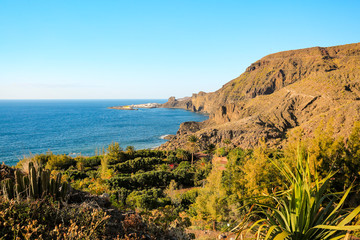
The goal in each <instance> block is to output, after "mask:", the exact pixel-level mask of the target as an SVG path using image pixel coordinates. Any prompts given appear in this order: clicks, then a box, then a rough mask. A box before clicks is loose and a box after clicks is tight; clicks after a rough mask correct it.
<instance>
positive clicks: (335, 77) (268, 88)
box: [161, 43, 360, 149]
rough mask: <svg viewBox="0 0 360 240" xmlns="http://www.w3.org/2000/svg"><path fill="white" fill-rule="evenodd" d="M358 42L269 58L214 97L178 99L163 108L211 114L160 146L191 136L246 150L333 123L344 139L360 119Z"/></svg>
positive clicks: (175, 144)
mask: <svg viewBox="0 0 360 240" xmlns="http://www.w3.org/2000/svg"><path fill="white" fill-rule="evenodd" d="M359 100H360V43H355V44H348V45H342V46H335V47H327V48H323V47H314V48H307V49H300V50H293V51H285V52H279V53H275V54H271V55H268V56H266V57H264V58H262V59H260V60H259V61H257V62H255V63H253V64H251V65H250V66H249V67H248V68H247V69H246V71H245V72H244V73H243V74H241V75H240V76H239V77H238V78H235V79H234V80H232V81H230V82H228V83H227V84H225V85H224V86H223V87H222V88H221V89H219V90H217V91H216V92H212V93H204V92H200V93H198V94H193V96H192V97H191V98H185V99H178V100H177V99H175V98H174V97H171V98H169V101H168V102H167V103H165V104H163V106H162V107H170V108H183V109H187V110H191V111H194V112H204V113H208V114H209V116H210V117H209V120H207V121H205V122H202V123H194V122H192V123H183V124H182V125H181V126H180V129H179V131H178V133H177V135H176V136H175V137H174V138H172V140H171V141H169V142H167V143H165V144H164V145H162V146H161V148H163V149H166V148H176V147H184V146H185V144H186V142H187V138H188V136H189V135H196V136H198V138H199V139H200V143H202V144H203V147H205V145H206V144H209V143H213V144H217V145H220V146H221V145H223V141H224V140H225V139H228V140H231V142H232V144H233V145H236V146H241V147H244V148H248V147H253V146H255V145H256V144H257V143H258V141H259V139H262V138H264V139H265V140H266V142H267V143H268V144H269V145H278V144H280V143H281V142H282V140H283V139H284V138H285V136H286V134H287V133H288V131H289V130H291V129H293V128H295V127H298V126H301V127H302V128H303V129H304V130H305V132H306V133H307V134H308V135H309V136H311V134H312V132H313V131H314V129H315V128H316V127H317V126H318V125H319V123H320V122H321V121H328V120H329V119H332V121H333V123H334V126H337V128H336V129H335V130H336V134H339V135H344V136H345V135H346V134H347V133H348V132H349V130H350V129H351V127H352V125H353V123H354V121H358V120H359V119H360V114H359V113H360V101H359Z"/></svg>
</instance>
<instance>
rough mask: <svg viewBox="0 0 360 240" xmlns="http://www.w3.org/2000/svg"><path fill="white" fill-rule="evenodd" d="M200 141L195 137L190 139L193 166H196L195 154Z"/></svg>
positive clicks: (192, 136)
mask: <svg viewBox="0 0 360 240" xmlns="http://www.w3.org/2000/svg"><path fill="white" fill-rule="evenodd" d="M198 141H199V139H198V138H197V137H196V136H195V135H191V136H189V138H188V144H189V149H190V152H191V165H193V164H194V153H195V152H196V150H197V148H198Z"/></svg>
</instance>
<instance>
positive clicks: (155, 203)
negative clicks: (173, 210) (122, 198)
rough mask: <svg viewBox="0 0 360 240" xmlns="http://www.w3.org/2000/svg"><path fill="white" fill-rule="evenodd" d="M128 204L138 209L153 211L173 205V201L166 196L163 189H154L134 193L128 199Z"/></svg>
mask: <svg viewBox="0 0 360 240" xmlns="http://www.w3.org/2000/svg"><path fill="white" fill-rule="evenodd" d="M126 204H127V205H128V206H131V207H133V208H136V209H145V210H151V209H155V208H158V207H163V206H166V205H168V204H171V201H170V199H169V198H166V197H165V196H164V194H163V191H162V190H161V189H158V188H152V189H148V190H141V191H132V192H131V193H130V194H129V195H128V197H127V199H126Z"/></svg>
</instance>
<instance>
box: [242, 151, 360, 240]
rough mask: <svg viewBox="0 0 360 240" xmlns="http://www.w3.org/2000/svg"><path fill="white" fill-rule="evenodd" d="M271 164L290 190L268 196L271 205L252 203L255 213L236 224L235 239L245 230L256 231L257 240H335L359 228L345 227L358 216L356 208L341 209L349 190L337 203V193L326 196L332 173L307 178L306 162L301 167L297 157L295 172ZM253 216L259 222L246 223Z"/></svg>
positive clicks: (308, 172) (285, 167)
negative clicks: (277, 170)
mask: <svg viewBox="0 0 360 240" xmlns="http://www.w3.org/2000/svg"><path fill="white" fill-rule="evenodd" d="M273 164H275V163H273ZM275 165H276V167H277V168H278V169H279V170H280V172H281V173H282V175H284V177H285V178H286V179H287V180H288V181H289V182H290V183H291V186H290V188H289V189H288V190H287V191H283V192H281V193H278V194H275V195H274V196H271V198H272V199H273V200H274V202H275V204H274V205H275V206H270V205H267V204H262V203H259V202H256V203H255V205H256V206H258V210H256V211H253V212H251V213H250V214H249V216H247V218H246V219H244V221H243V222H242V223H241V224H239V226H238V228H237V231H238V233H239V234H238V236H240V233H241V231H243V230H244V229H245V228H247V229H248V230H252V231H255V232H256V237H257V239H264V240H267V239H272V240H285V239H288V240H320V239H321V240H336V239H343V238H344V237H345V236H346V235H347V234H348V235H349V233H350V232H351V231H354V230H358V229H360V226H351V225H348V224H350V223H351V222H352V221H353V220H354V218H355V217H356V216H357V215H358V214H359V212H360V206H358V207H357V208H355V209H353V210H352V211H350V210H347V209H343V206H344V202H345V200H346V198H347V196H348V195H349V193H350V191H351V187H350V188H349V189H347V190H346V191H345V192H343V193H342V194H343V196H342V197H341V199H340V201H339V202H338V203H337V204H335V201H336V199H339V197H338V196H337V194H331V193H328V187H329V183H330V180H331V178H332V177H333V176H334V173H330V174H329V175H328V176H327V177H325V178H323V179H319V177H318V175H317V173H316V171H315V174H314V175H311V173H310V168H309V161H306V163H305V164H303V161H302V159H301V157H298V160H297V166H296V168H295V171H291V170H290V167H288V166H284V167H282V166H279V165H277V164H275ZM254 215H256V217H257V218H258V219H259V216H260V218H261V219H260V220H258V221H256V222H255V223H252V224H246V223H249V219H250V218H251V217H254Z"/></svg>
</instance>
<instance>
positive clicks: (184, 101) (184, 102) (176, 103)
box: [160, 97, 194, 111]
mask: <svg viewBox="0 0 360 240" xmlns="http://www.w3.org/2000/svg"><path fill="white" fill-rule="evenodd" d="M160 107H162V108H181V109H185V110H190V111H193V110H194V109H193V106H192V101H191V98H190V97H185V98H180V99H176V98H175V97H170V98H169V99H168V101H167V102H166V103H164V104H162V105H161V106H160Z"/></svg>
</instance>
